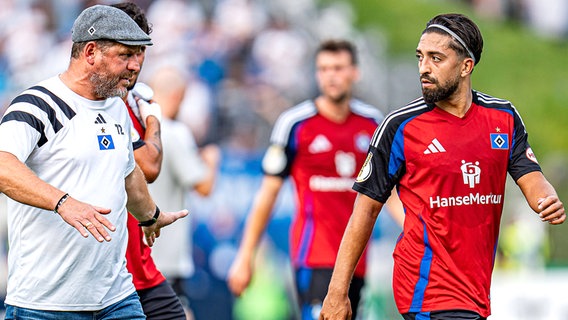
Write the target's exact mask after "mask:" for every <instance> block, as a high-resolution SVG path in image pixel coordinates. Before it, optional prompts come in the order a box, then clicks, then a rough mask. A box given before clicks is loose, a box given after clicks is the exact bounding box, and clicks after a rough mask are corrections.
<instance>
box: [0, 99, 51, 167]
mask: <svg viewBox="0 0 568 320" xmlns="http://www.w3.org/2000/svg"><path fill="white" fill-rule="evenodd" d="M40 100H41V99H39V98H37V97H35V96H32V95H28V94H22V95H20V96H18V97H16V99H14V101H12V104H11V105H10V106H9V107H8V109H7V110H6V113H5V114H4V116H3V117H2V120H1V122H0V137H1V138H0V150H1V151H5V152H9V153H11V154H13V155H14V156H16V157H17V158H18V159H19V160H20V161H22V162H26V160H27V159H28V157H29V155H30V154H31V153H32V151H33V150H34V149H35V148H36V147H41V146H43V145H44V144H45V143H46V142H47V141H48V140H49V139H50V138H51V137H52V136H53V134H54V132H53V130H54V129H53V124H56V123H59V121H57V119H56V118H55V114H54V113H53V114H51V115H50V114H48V113H46V112H44V111H43V110H42V108H41V107H40V106H38V105H37V103H39V102H42V101H40ZM42 104H45V102H42ZM43 109H47V108H43ZM50 117H51V118H50Z"/></svg>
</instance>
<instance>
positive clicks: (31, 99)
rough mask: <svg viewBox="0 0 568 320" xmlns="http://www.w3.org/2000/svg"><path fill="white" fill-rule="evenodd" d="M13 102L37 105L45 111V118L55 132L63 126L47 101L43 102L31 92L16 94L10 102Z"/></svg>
mask: <svg viewBox="0 0 568 320" xmlns="http://www.w3.org/2000/svg"><path fill="white" fill-rule="evenodd" d="M15 103H29V104H31V105H34V106H36V107H38V108H39V109H40V110H42V111H43V112H45V113H47V118H48V120H49V122H50V123H51V126H52V127H53V131H55V132H56V133H57V132H58V131H59V130H61V128H63V125H62V124H61V122H59V120H57V117H56V115H55V110H53V108H52V107H51V106H50V105H49V104H48V103H47V102H45V101H44V100H43V99H42V98H40V97H38V96H34V95H32V94H22V95H19V96H17V97H16V98H15V99H14V100H13V101H12V104H15Z"/></svg>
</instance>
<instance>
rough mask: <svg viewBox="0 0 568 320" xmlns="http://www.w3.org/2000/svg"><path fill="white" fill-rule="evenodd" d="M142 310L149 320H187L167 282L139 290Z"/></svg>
mask: <svg viewBox="0 0 568 320" xmlns="http://www.w3.org/2000/svg"><path fill="white" fill-rule="evenodd" d="M138 295H139V296H140V303H141V304H142V309H143V310H144V314H145V315H146V318H147V319H148V320H185V319H186V318H185V311H184V310H183V307H182V305H181V302H180V300H179V299H178V297H177V295H176V293H175V292H174V290H173V289H172V287H171V286H170V284H169V283H168V282H167V281H164V282H162V283H160V284H159V285H157V286H155V287H152V288H148V289H144V290H138Z"/></svg>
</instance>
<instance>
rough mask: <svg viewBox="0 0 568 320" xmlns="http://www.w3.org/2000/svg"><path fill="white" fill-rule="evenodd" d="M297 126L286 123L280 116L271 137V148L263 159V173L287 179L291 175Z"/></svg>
mask: <svg viewBox="0 0 568 320" xmlns="http://www.w3.org/2000/svg"><path fill="white" fill-rule="evenodd" d="M295 127H296V126H295V125H292V126H290V125H289V124H287V123H286V121H284V120H283V117H282V116H280V117H279V118H278V120H276V123H275V124H274V128H273V129H272V134H271V136H270V146H269V147H268V149H267V150H266V153H265V154H264V157H263V159H262V171H263V173H264V174H265V175H270V176H279V177H281V178H286V177H287V176H288V175H290V167H291V166H292V161H293V158H294V155H295V151H294V149H293V147H292V145H291V143H290V140H291V138H292V135H293V133H292V132H293V131H294V128H295Z"/></svg>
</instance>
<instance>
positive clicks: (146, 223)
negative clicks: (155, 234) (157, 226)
mask: <svg viewBox="0 0 568 320" xmlns="http://www.w3.org/2000/svg"><path fill="white" fill-rule="evenodd" d="M159 216H160V208H158V206H156V213H154V216H153V217H152V219H150V220H146V221H140V222H138V225H139V226H141V227H149V226H151V225H153V224H154V223H156V221H158V217H159Z"/></svg>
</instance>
